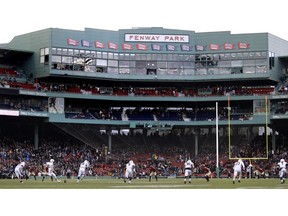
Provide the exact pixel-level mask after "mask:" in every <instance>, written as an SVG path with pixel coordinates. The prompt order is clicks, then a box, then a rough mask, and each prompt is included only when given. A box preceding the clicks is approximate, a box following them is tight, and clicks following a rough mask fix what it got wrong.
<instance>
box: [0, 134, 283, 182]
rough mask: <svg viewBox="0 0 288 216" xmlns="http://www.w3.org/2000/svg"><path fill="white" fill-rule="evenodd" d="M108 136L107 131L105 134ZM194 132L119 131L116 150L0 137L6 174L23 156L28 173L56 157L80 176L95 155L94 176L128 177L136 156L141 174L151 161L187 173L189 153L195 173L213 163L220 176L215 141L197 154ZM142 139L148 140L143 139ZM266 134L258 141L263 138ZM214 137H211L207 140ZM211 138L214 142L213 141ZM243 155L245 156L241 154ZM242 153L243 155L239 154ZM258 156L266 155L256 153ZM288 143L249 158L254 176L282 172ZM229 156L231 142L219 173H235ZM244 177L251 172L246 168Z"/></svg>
mask: <svg viewBox="0 0 288 216" xmlns="http://www.w3.org/2000/svg"><path fill="white" fill-rule="evenodd" d="M103 136H104V137H105V136H106V134H103ZM191 139H192V137H191V136H189V135H187V136H184V137H183V136H181V137H180V136H177V135H173V134H170V135H165V136H160V135H155V134H154V135H150V136H147V137H145V138H144V137H143V134H138V135H137V134H136V135H129V134H128V135H115V137H114V136H113V140H114V142H115V143H114V145H113V150H112V152H109V150H107V146H104V145H102V146H101V145H99V146H97V147H91V146H88V145H86V144H83V143H79V142H75V141H73V140H69V139H67V140H66V141H65V139H57V140H51V139H42V140H41V142H40V143H41V144H40V146H39V148H38V149H35V148H34V146H33V144H32V143H31V140H16V139H13V138H9V137H3V138H1V139H0V178H11V176H12V175H13V171H14V168H15V166H16V165H17V164H18V163H19V162H20V161H25V162H26V164H27V173H28V172H29V171H31V170H33V171H34V172H36V175H39V176H40V175H41V172H42V171H43V164H44V163H45V162H47V161H49V160H50V159H51V158H54V160H55V166H56V173H57V175H58V176H69V178H70V177H72V178H73V177H75V176H76V175H77V172H78V168H79V165H80V163H81V162H83V161H84V160H89V161H90V163H91V167H90V170H89V174H88V175H90V176H93V177H100V176H110V177H115V178H122V177H123V174H124V169H125V164H126V163H127V162H128V161H129V160H131V159H132V160H133V161H134V162H135V164H136V175H137V177H139V178H143V177H147V175H149V166H150V165H151V164H154V165H155V164H157V172H158V175H159V176H163V177H167V176H173V177H181V176H183V174H184V167H183V164H184V162H185V160H187V158H188V157H190V158H191V160H192V161H193V162H194V164H195V169H194V170H193V175H194V176H196V177H197V176H198V177H202V176H203V175H204V170H202V168H201V167H202V165H206V166H208V167H209V168H210V169H211V171H212V176H213V177H215V176H216V155H215V146H214V145H213V144H212V143H211V142H210V141H209V138H208V139H206V138H205V137H204V138H202V139H201V140H200V141H201V142H203V143H202V144H201V145H199V153H198V154H197V156H193V155H192V154H191V151H192V147H191V146H189V144H188V143H189V140H190V141H191ZM140 140H142V141H140ZM260 140H261V138H260V139H259V140H258V141H259V142H260ZM205 141H208V142H205ZM209 142H210V143H209ZM259 148H261V150H262V151H263V149H262V146H260V147H259V146H258V145H255V146H249V149H248V148H244V149H243V152H241V153H240V156H241V157H245V156H247V155H245V154H246V153H247V152H258V151H259ZM241 154H242V155H241ZM238 156H239V154H238ZM253 156H255V157H257V156H260V157H261V156H262V155H261V154H260V155H253ZM287 156H288V155H287V147H286V146H285V144H284V142H282V143H281V144H280V145H279V146H278V148H277V149H276V150H275V151H271V150H270V151H269V157H268V159H262V160H256V159H253V160H250V161H249V160H244V162H245V165H246V167H247V166H248V165H249V164H250V162H251V163H252V165H253V169H254V172H253V176H254V177H256V176H257V177H259V176H260V177H261V176H263V177H277V174H278V173H277V169H276V165H277V162H278V161H279V159H280V158H287ZM234 162H235V160H231V159H229V157H228V146H227V144H223V145H221V147H220V151H219V175H220V177H226V178H229V177H231V173H233V169H232V168H233V163H234ZM244 176H246V177H248V174H246V172H245V173H244Z"/></svg>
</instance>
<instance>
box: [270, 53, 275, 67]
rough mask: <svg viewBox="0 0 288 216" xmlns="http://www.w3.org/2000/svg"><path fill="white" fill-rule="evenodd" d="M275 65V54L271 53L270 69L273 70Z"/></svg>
mask: <svg viewBox="0 0 288 216" xmlns="http://www.w3.org/2000/svg"><path fill="white" fill-rule="evenodd" d="M274 65H275V53H273V52H269V69H272V68H273V67H274Z"/></svg>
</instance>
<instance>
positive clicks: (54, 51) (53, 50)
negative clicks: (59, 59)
mask: <svg viewBox="0 0 288 216" xmlns="http://www.w3.org/2000/svg"><path fill="white" fill-rule="evenodd" d="M42 50H43V52H44V49H41V51H42ZM43 54H44V53H43ZM56 54H57V52H56V48H54V47H53V48H52V55H56ZM41 55H42V52H41Z"/></svg>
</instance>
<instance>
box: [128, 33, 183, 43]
mask: <svg viewBox="0 0 288 216" xmlns="http://www.w3.org/2000/svg"><path fill="white" fill-rule="evenodd" d="M125 41H130V42H169V43H173V42H177V43H188V42H189V35H163V34H161V35H158V34H125Z"/></svg>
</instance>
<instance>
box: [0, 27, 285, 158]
mask: <svg viewBox="0 0 288 216" xmlns="http://www.w3.org/2000/svg"><path fill="white" fill-rule="evenodd" d="M287 66H288V42H287V41H286V40H284V39H281V38H279V37H277V36H274V35H272V34H269V33H253V34H231V32H229V31H223V32H222V31H221V32H204V33H197V32H195V31H187V30H175V29H164V28H161V27H152V28H132V29H121V30H119V31H110V30H102V29H92V28H85V29H84V31H78V30H68V29H57V28H49V29H43V30H39V31H36V32H31V33H27V34H23V35H18V36H15V37H14V38H13V39H12V40H11V42H9V43H8V44H1V46H0V69H1V74H0V75H1V77H2V78H1V79H3V80H4V78H3V77H5V78H6V79H9V81H8V83H7V82H6V83H3V85H2V86H1V88H0V97H1V110H0V111H1V114H0V119H1V125H2V126H1V131H2V133H4V132H5V131H6V130H5V126H4V125H8V124H9V123H11V124H13V125H18V126H19V127H23V125H25V126H26V125H27V126H28V127H27V128H30V129H31V130H32V131H33V135H34V143H35V146H36V147H37V146H38V142H39V139H40V138H39V136H41V133H40V132H39V130H40V129H41V128H42V126H43V125H46V124H50V125H56V126H57V127H58V128H60V129H62V130H63V131H65V132H67V133H69V134H70V135H72V136H74V137H76V138H77V139H80V140H82V141H83V142H85V143H87V144H90V145H94V144H93V142H95V140H97V136H92V134H97V133H101V132H102V131H106V133H108V134H113V133H116V132H117V133H120V132H121V131H126V132H127V131H129V132H130V133H134V132H135V133H136V132H137V133H138V132H139V133H143V134H145V135H149V134H150V133H155V132H157V133H161V134H165V133H171V131H173V133H175V134H180V135H181V134H194V135H195V139H193V140H192V141H191V145H193V146H194V149H196V150H195V152H193V154H194V153H195V154H197V148H198V145H199V144H198V138H199V136H202V135H207V134H208V135H209V134H211V135H212V134H213V136H214V135H215V130H216V125H218V126H219V129H218V132H219V133H220V134H221V135H220V136H223V137H225V136H226V137H227V136H228V134H230V133H234V134H238V133H239V134H241V133H245V134H246V135H247V134H250V136H252V137H253V136H254V135H256V134H259V133H260V132H259V131H261V129H263V128H264V129H263V130H264V133H265V131H266V133H268V132H267V129H268V128H269V130H270V129H271V140H269V142H271V148H272V149H275V146H276V145H277V143H276V141H275V140H276V139H275V136H276V135H277V134H282V135H283V134H284V135H285V134H287V127H286V125H287V120H288V114H286V108H288V107H286V105H287V100H288V94H287V88H286V85H288V82H287V74H288V73H287V72H288V69H287ZM11 79H12V80H11ZM3 82H4V81H3ZM15 83H17V84H16V85H15ZM59 86H61V87H62V88H60V87H59ZM54 88H55V89H54ZM7 98H9V99H11V98H13V99H15V100H16V99H17V98H18V99H19V98H21V99H22V100H23V101H25V102H26V105H27V104H28V105H29V106H28V108H26V109H17V108H13V109H11V107H9V106H7V103H6V102H5V101H7ZM35 107H36V108H35ZM39 107H42V108H43V107H44V108H46V109H39ZM216 107H217V109H216ZM218 107H219V108H218ZM81 109H82V111H83V110H84V109H85V110H86V111H87V112H89V113H92V115H91V116H92V117H91V118H87V116H85V115H86V114H85V113H84V114H83V113H82V115H83V116H82V117H81V116H79V115H78V114H79V112H80V111H79V110H81ZM75 110H76V111H75ZM103 110H105V112H106V115H105V116H104V117H101V114H103ZM107 110H108V111H109V112H110V114H109V115H108V114H107ZM135 110H136V111H137V114H139V115H138V116H135V115H133V113H134V114H135V112H136V111H135ZM155 110H156V112H155ZM217 110H218V112H217V113H218V116H217V118H216V111H217ZM82 111H81V112H82ZM116 111H117V112H116ZM287 111H288V110H287ZM149 112H150V113H149ZM77 113H78V114H77ZM94 113H97V115H96V116H95V115H93V114H94ZM99 113H100V117H99ZM115 113H117V114H115ZM151 113H152V114H151ZM287 113H288V112H287ZM107 115H108V116H107ZM111 115H112V116H111ZM22 123H23V124H22ZM83 126H84V128H85V130H83ZM87 128H89V134H90V135H88V133H87V130H88V129H87ZM23 130H24V129H23ZM269 133H270V131H269ZM253 134H254V135H253ZM101 142H105V143H106V144H107V146H108V147H109V149H110V150H112V151H113V148H112V145H113V143H112V141H111V137H110V138H109V139H108V140H106V141H105V140H104V141H103V140H102V141H101ZM229 142H230V141H229ZM95 145H96V144H95ZM269 145H270V144H269Z"/></svg>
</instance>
